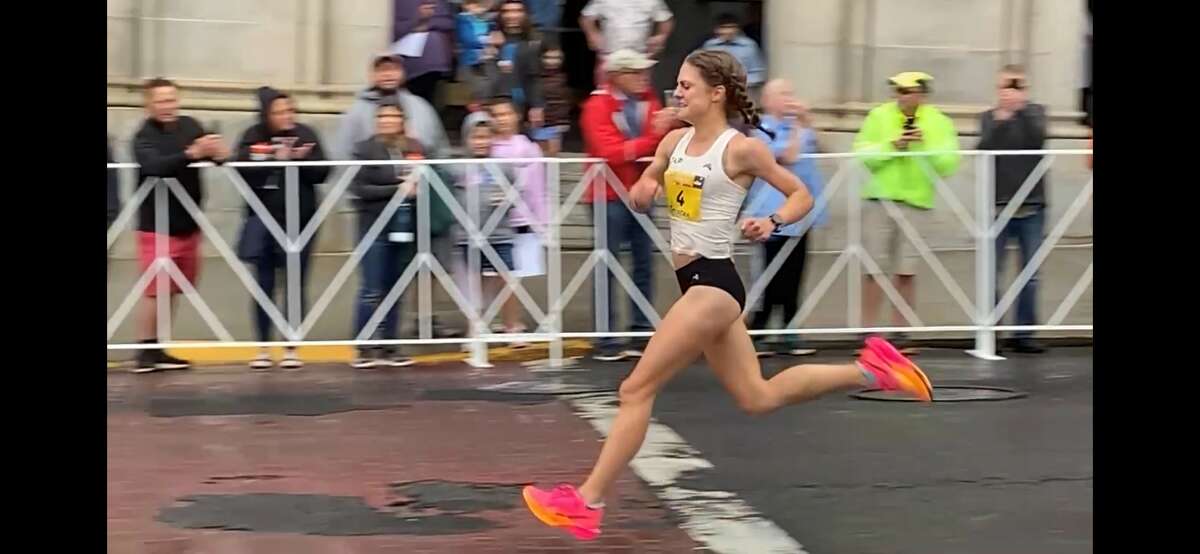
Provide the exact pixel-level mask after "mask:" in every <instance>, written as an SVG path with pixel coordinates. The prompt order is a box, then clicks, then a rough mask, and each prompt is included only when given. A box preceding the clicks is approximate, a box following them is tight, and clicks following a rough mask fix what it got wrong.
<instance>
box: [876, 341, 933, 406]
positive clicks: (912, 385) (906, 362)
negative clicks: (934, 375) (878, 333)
mask: <svg viewBox="0 0 1200 554" xmlns="http://www.w3.org/2000/svg"><path fill="white" fill-rule="evenodd" d="M858 363H859V365H860V366H861V367H862V368H863V369H866V370H867V371H870V372H871V373H873V374H875V382H876V383H877V384H878V385H879V388H880V389H883V390H902V391H905V392H908V393H909V394H912V395H913V396H916V397H917V398H918V399H920V400H921V401H923V402H932V401H933V385H932V384H930V383H929V378H928V377H926V376H925V373H924V372H922V371H921V368H919V367H917V364H914V363H913V362H912V360H910V359H908V358H907V357H905V356H904V354H901V353H900V351H899V350H896V347H895V346H892V344H891V343H890V342H888V341H886V340H883V339H881V338H879V337H869V338H868V339H867V345H866V348H863V350H862V352H861V353H860V354H859V356H858Z"/></svg>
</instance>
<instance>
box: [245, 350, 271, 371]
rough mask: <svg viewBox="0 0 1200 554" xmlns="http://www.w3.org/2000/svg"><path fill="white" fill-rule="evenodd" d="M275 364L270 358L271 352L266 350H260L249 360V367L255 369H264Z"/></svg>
mask: <svg viewBox="0 0 1200 554" xmlns="http://www.w3.org/2000/svg"><path fill="white" fill-rule="evenodd" d="M274 365H275V360H272V359H271V353H270V352H267V351H266V350H260V351H259V352H258V355H257V356H255V357H254V359H253V360H250V369H253V370H256V371H266V370H268V369H271V367H272V366H274Z"/></svg>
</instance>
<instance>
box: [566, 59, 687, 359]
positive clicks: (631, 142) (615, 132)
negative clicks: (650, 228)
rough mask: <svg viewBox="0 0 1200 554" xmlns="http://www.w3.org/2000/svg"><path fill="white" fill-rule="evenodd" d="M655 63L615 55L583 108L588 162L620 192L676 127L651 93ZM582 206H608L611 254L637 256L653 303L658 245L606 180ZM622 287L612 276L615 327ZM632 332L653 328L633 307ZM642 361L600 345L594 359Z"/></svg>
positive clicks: (637, 274) (642, 285) (636, 272)
mask: <svg viewBox="0 0 1200 554" xmlns="http://www.w3.org/2000/svg"><path fill="white" fill-rule="evenodd" d="M654 64H655V62H654V60H652V59H650V58H648V57H647V56H646V55H645V54H642V53H641V52H638V51H636V50H628V49H624V50H617V51H616V52H613V53H612V54H610V55H609V56H608V58H607V59H606V60H605V63H604V69H605V73H606V74H607V83H606V84H604V85H601V86H600V88H598V89H597V90H596V91H594V92H592V96H591V98H588V100H587V101H586V102H584V104H583V111H582V113H581V115H580V118H579V120H580V128H581V129H582V131H583V141H584V146H585V148H586V150H587V154H588V155H589V156H593V157H597V158H604V159H605V161H606V162H607V163H608V166H609V167H610V168H611V169H612V171H613V173H615V174H616V176H617V179H618V180H619V181H620V183H621V186H622V187H624V188H625V190H627V191H628V190H629V187H630V186H632V185H633V184H634V183H635V182H636V181H637V180H638V177H639V176H641V174H642V171H643V170H644V169H645V168H646V164H645V163H641V162H638V161H637V160H638V158H642V157H647V156H651V155H653V154H654V151H655V149H656V148H657V147H658V142H659V141H660V140H662V137H663V136H664V135H666V134H667V131H669V130H671V128H672V127H674V126H675V123H676V121H677V120H676V119H675V110H674V109H667V110H664V109H662V104H661V103H659V101H658V97H657V95H655V94H654V92H653V90H651V87H650V76H649V72H648V70H649V69H650V68H651V67H653V66H654ZM583 200H584V202H587V203H591V204H592V205H593V209H596V208H595V205H596V204H597V203H601V202H603V203H605V204H606V208H607V211H606V213H607V218H608V219H607V229H608V233H607V239H608V249H609V250H610V251H611V252H612V253H613V256H618V255H619V252H620V250H621V246H622V245H623V244H625V243H629V247H630V250H631V251H632V254H633V281H634V284H636V285H637V288H638V290H639V291H641V293H642V295H643V296H645V297H646V299H647V300H649V301H650V302H651V303H653V302H654V291H653V288H652V285H653V274H652V272H651V267H652V262H653V258H652V255H653V250H654V242H653V241H652V240H651V239H650V237H649V236H648V235H646V232H645V231H644V230H643V229H642V227H641V225H639V224H638V222H637V221H636V220H635V219H634V216H633V212H631V211H630V209H629V207H628V206H626V205H625V203H623V202H621V199H620V197H619V196H617V192H616V191H615V190H613V189H612V188H611V187H610V186H608V182H607V180H606V179H605V177H604V175H603V174H600V175H598V176H597V177H595V178H594V179H592V181H591V183H589V191H588V194H586V195H584V199H583ZM617 288H618V286H617V284H616V283H615V282H614V280H613V278H612V276H611V275H610V276H609V284H608V295H609V302H608V320H609V322H610V323H611V322H613V321H615V317H616V302H614V297H615V294H616V290H617ZM630 317H631V319H632V324H631V325H630V330H631V331H650V330H653V327H652V326H651V325H650V321H649V320H648V319H647V318H646V316H645V315H643V314H642V312H641V310H639V309H638V308H637V306H636V305H635V304H634V303H633V302H632V301H630ZM630 355H633V356H637V355H640V350H639V349H638V348H636V347H634V348H630V349H628V350H625V351H622V350H621V349H620V343H619V342H618V341H616V340H611V339H610V340H601V341H599V342H598V344H597V351H596V355H595V358H596V359H598V360H602V361H616V360H621V359H623V358H625V357H627V356H630Z"/></svg>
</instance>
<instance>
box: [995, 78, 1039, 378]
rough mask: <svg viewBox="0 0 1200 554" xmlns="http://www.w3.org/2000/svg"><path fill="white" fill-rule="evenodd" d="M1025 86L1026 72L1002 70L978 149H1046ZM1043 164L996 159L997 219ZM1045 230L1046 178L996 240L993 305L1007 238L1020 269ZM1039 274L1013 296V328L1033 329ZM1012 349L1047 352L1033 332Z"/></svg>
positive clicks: (1017, 338)
mask: <svg viewBox="0 0 1200 554" xmlns="http://www.w3.org/2000/svg"><path fill="white" fill-rule="evenodd" d="M1028 89H1029V83H1028V82H1027V81H1026V79H1025V70H1024V69H1022V68H1021V67H1020V66H1018V65H1006V66H1004V68H1003V69H1001V70H1000V75H999V76H998V79H997V85H996V90H997V101H996V107H994V108H992V109H990V110H988V111H986V112H983V113H982V114H980V116H979V147H978V148H979V149H980V150H1042V149H1043V148H1045V146H1046V108H1045V107H1044V106H1042V105H1041V104H1034V103H1031V102H1029V92H1028ZM1041 160H1042V156H1041V155H1040V154H1036V155H1028V156H1019V155H1018V156H996V157H995V160H994V162H995V167H996V172H995V181H994V183H995V196H996V212H995V214H993V216H994V215H998V214H999V213H1000V212H1002V211H1003V210H1004V209H1005V207H1007V206H1008V204H1009V203H1010V202H1011V201H1012V200H1013V197H1014V196H1015V195H1016V194H1017V191H1018V190H1019V189H1020V188H1021V185H1023V184H1024V183H1025V179H1026V178H1028V177H1029V174H1030V173H1032V172H1033V170H1034V168H1035V167H1037V165H1038V163H1039V162H1040V161H1041ZM1045 227H1046V177H1045V176H1044V175H1043V176H1042V177H1041V178H1039V179H1038V181H1037V183H1036V184H1034V186H1033V189H1032V190H1031V191H1030V192H1029V195H1028V196H1026V197H1025V199H1024V201H1023V202H1021V204H1020V206H1019V207H1018V208H1017V209H1016V211H1015V212H1013V214H1012V219H1009V220H1008V223H1006V224H1005V225H1004V228H1003V229H1001V230H1000V234H999V235H997V236H996V283H997V293H996V301H999V300H1000V296H1001V292H1000V289H999V283H1000V275H1001V274H1003V273H1004V261H1005V259H1006V258H1008V256H1006V255H1005V249H1006V247H1007V246H1008V241H1009V240H1010V239H1016V241H1017V246H1018V247H1020V251H1021V267H1020V268H1018V272H1019V271H1021V270H1024V269H1025V267H1026V266H1028V265H1029V262H1030V260H1032V259H1033V255H1034V253H1036V252H1037V251H1038V249H1040V248H1041V247H1042V233H1043V232H1044V231H1045ZM1037 287H1038V272H1037V271H1036V270H1035V271H1034V272H1033V275H1032V276H1030V279H1029V281H1028V282H1027V283H1026V284H1025V286H1024V287H1022V288H1021V292H1020V294H1019V295H1018V296H1017V314H1016V319H1017V321H1016V324H1017V325H1036V324H1037ZM1013 338H1014V340H1013V344H1012V348H1013V350H1015V351H1016V352H1020V353H1024V354H1040V353H1042V352H1044V351H1045V350H1044V349H1043V348H1042V347H1041V346H1040V345H1038V344H1037V343H1036V342H1034V340H1033V332H1032V331H1017V332H1015V333H1013Z"/></svg>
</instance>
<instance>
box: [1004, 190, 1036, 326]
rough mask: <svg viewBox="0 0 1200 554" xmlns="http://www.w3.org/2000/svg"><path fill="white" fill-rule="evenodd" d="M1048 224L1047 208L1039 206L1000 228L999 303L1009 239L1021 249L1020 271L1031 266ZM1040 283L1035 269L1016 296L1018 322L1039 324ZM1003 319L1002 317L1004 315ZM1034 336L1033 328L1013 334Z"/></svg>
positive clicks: (1021, 323)
mask: <svg viewBox="0 0 1200 554" xmlns="http://www.w3.org/2000/svg"><path fill="white" fill-rule="evenodd" d="M1045 225H1046V209H1045V208H1044V207H1039V208H1038V210H1037V211H1036V212H1034V213H1033V214H1030V215H1028V216H1025V217H1014V218H1012V219H1010V220H1008V223H1006V224H1005V225H1004V228H1003V229H1001V230H1000V234H998V235H996V283H997V286H996V302H997V303H998V302H999V301H1000V299H1001V297H1002V296H1003V295H1004V292H1005V291H1003V290H1000V286H999V283H1000V280H1001V276H1002V275H1003V274H1004V263H1005V259H1006V258H1007V256H1006V255H1005V251H1004V250H1005V246H1006V245H1007V244H1008V241H1009V239H1015V240H1016V241H1017V246H1018V247H1019V249H1020V252H1021V267H1020V268H1018V270H1017V272H1018V273H1019V272H1020V271H1021V270H1023V269H1024V268H1025V266H1027V265H1029V261H1030V260H1031V259H1033V255H1034V253H1036V252H1037V251H1038V249H1039V248H1041V247H1042V239H1043V236H1042V231H1043V229H1044V227H1045ZM1037 286H1038V272H1037V271H1034V272H1033V275H1032V276H1031V277H1030V279H1029V282H1028V283H1026V284H1025V286H1024V287H1023V288H1022V289H1021V292H1020V293H1019V294H1018V296H1017V321H1016V325H1036V324H1037ZM1001 319H1003V318H1001ZM1032 335H1033V332H1032V331H1017V332H1015V333H1013V336H1014V337H1016V338H1017V339H1024V338H1029V337H1031V336H1032Z"/></svg>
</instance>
